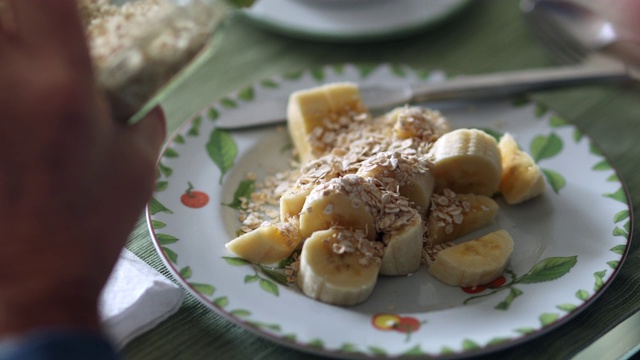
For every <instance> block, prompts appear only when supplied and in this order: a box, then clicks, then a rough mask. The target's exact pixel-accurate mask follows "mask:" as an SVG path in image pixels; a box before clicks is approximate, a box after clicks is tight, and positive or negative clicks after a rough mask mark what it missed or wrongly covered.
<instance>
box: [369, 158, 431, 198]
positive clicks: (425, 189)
mask: <svg viewBox="0 0 640 360" xmlns="http://www.w3.org/2000/svg"><path fill="white" fill-rule="evenodd" d="M427 166H428V164H427V162H426V161H425V160H424V159H422V158H419V157H418V156H416V152H415V150H413V149H404V150H403V151H383V152H380V153H378V154H376V155H374V156H372V157H370V158H368V159H367V160H365V161H364V162H363V163H362V165H361V166H360V169H358V172H357V173H356V175H359V176H362V177H371V178H374V179H376V180H378V181H379V182H380V183H381V184H382V185H383V187H384V188H385V189H387V190H389V191H399V193H400V195H402V196H404V197H406V198H408V199H409V200H411V201H413V202H414V203H415V204H416V205H418V206H420V207H422V208H423V209H428V208H429V202H430V201H431V194H432V193H433V188H434V186H435V179H434V178H433V176H432V175H431V173H430V172H429V168H428V167H427Z"/></svg>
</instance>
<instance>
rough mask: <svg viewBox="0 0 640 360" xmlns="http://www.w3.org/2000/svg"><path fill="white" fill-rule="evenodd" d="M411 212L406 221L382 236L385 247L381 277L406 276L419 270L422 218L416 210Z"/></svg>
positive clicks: (422, 232)
mask: <svg viewBox="0 0 640 360" xmlns="http://www.w3.org/2000/svg"><path fill="white" fill-rule="evenodd" d="M411 210H412V211H411V214H412V215H411V217H410V218H409V219H408V220H405V221H402V222H401V223H400V224H399V225H397V226H396V228H395V229H393V230H390V231H388V232H385V234H384V236H383V240H382V241H383V243H385V244H386V245H385V249H384V255H383V256H382V263H381V265H380V274H381V275H391V276H398V275H408V274H411V273H414V272H416V271H417V270H418V269H419V268H420V264H421V261H422V247H423V245H424V241H423V234H424V230H423V227H422V217H421V216H420V214H419V213H418V212H417V211H416V210H413V209H411Z"/></svg>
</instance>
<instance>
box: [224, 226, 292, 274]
mask: <svg viewBox="0 0 640 360" xmlns="http://www.w3.org/2000/svg"><path fill="white" fill-rule="evenodd" d="M301 241H302V238H301V237H300V233H299V232H298V229H297V227H296V226H295V225H293V224H289V223H278V224H274V223H264V224H262V225H261V226H260V227H258V228H256V229H254V230H252V231H250V232H248V233H246V234H243V235H240V236H238V237H237V238H235V239H233V240H231V241H230V242H228V243H226V244H225V246H226V248H227V249H229V250H230V251H232V252H233V253H235V254H236V255H238V256H239V257H241V258H243V259H245V260H248V261H250V262H252V263H254V264H273V263H276V262H278V261H280V260H283V259H286V258H287V257H289V255H291V253H292V252H293V250H295V249H296V247H297V246H298V245H299V244H300V242H301Z"/></svg>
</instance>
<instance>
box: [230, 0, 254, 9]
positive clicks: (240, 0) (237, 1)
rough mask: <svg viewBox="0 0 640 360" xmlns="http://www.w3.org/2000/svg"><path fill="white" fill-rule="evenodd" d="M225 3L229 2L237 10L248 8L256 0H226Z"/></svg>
mask: <svg viewBox="0 0 640 360" xmlns="http://www.w3.org/2000/svg"><path fill="white" fill-rule="evenodd" d="M227 1H229V2H230V3H231V4H232V5H233V6H235V7H238V8H248V7H250V6H251V5H253V3H255V2H256V0H227Z"/></svg>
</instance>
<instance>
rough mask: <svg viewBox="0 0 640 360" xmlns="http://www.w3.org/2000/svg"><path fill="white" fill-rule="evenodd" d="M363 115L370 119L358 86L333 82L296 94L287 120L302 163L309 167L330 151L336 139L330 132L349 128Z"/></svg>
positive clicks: (291, 102) (290, 97)
mask: <svg viewBox="0 0 640 360" xmlns="http://www.w3.org/2000/svg"><path fill="white" fill-rule="evenodd" d="M362 114H365V117H368V118H370V116H369V115H368V112H367V108H366V107H365V105H364V104H363V103H362V100H361V98H360V90H359V89H358V86H357V85H356V84H354V83H348V82H343V83H333V84H327V85H323V86H318V87H314V88H311V89H307V90H300V91H296V92H294V93H292V94H291V95H290V96H289V102H288V105H287V121H288V125H289V126H288V128H289V133H290V135H291V139H292V141H293V144H294V146H295V148H296V150H297V152H298V156H299V157H300V161H301V162H302V163H303V164H305V163H307V162H308V161H310V160H311V159H313V158H317V157H320V156H322V155H324V154H326V153H327V152H328V151H330V150H331V148H332V147H333V146H332V145H333V144H332V142H331V140H330V139H331V138H333V137H332V136H329V135H327V134H326V133H327V132H331V131H336V130H339V129H340V128H345V127H348V126H349V125H350V123H351V121H352V120H353V118H354V117H356V116H361V115H362ZM330 128H331V129H330Z"/></svg>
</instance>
